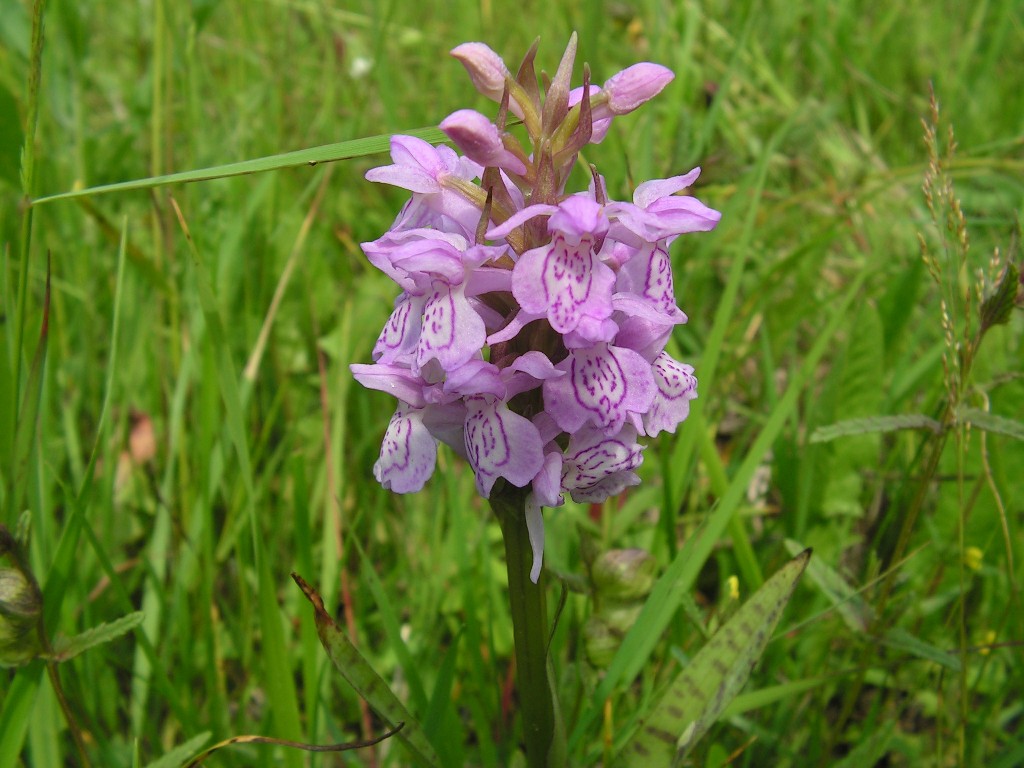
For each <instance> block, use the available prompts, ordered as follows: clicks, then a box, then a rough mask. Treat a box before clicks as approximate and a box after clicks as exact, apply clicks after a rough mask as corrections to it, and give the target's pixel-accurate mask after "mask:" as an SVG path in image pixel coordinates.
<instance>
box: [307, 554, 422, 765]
mask: <svg viewBox="0 0 1024 768" xmlns="http://www.w3.org/2000/svg"><path fill="white" fill-rule="evenodd" d="M292 578H293V579H295V583H296V584H298V585H299V588H300V589H301V590H302V592H303V594H305V595H306V597H307V599H308V600H309V602H310V603H312V604H313V617H314V619H315V621H316V631H317V634H318V635H319V636H320V642H321V644H322V645H323V646H324V650H326V651H327V655H328V657H330V659H331V663H332V664H334V666H335V667H336V668H337V670H338V671H339V672H341V674H342V676H343V677H344V678H345V679H346V680H347V681H348V682H349V684H350V685H351V686H352V687H353V688H355V689H356V692H357V693H358V694H359V695H360V696H362V697H363V698H364V699H366V701H367V703H369V705H370V706H371V707H373V710H374V711H375V712H376V713H377V714H378V715H380V717H381V719H382V720H384V722H385V723H387V725H388V726H389V727H391V728H395V727H397V726H398V724H399V723H404V724H405V727H404V728H402V730H400V731H399V732H398V738H399V739H401V741H402V743H404V744H405V745H406V746H407V747H408V748H409V753H410V754H411V755H412V756H413V757H414V758H415V760H416V763H417V765H423V766H433V767H435V768H436V766H438V765H440V761H439V760H438V758H437V755H436V754H435V753H434V748H433V747H431V746H430V742H429V741H427V737H426V736H425V735H424V734H423V730H422V729H421V727H420V724H419V723H418V722H416V721H415V720H414V719H413V717H412V715H410V714H409V711H408V710H407V709H406V708H405V705H404V704H402V702H401V701H399V700H398V697H397V696H395V694H394V692H393V691H392V690H391V688H389V687H388V684H387V683H386V682H385V681H384V678H382V677H381V676H380V675H379V674H377V671H376V670H375V669H374V668H373V667H372V666H371V665H370V662H368V661H367V660H366V659H365V658H364V657H363V655H362V654H361V653H360V652H359V649H358V648H356V647H355V646H354V645H353V644H352V641H351V640H349V639H348V635H346V634H345V633H344V632H343V631H342V630H341V628H340V627H339V626H338V625H337V624H336V623H335V622H334V619H332V618H331V616H330V614H328V613H327V610H326V609H325V608H324V603H323V600H322V599H321V598H320V595H318V594H317V593H316V590H314V589H313V588H312V587H311V586H310V585H309V584H308V583H306V580H305V579H303V578H302V577H301V576H299V575H298V574H297V573H293V574H292Z"/></svg>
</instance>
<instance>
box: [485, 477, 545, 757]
mask: <svg viewBox="0 0 1024 768" xmlns="http://www.w3.org/2000/svg"><path fill="white" fill-rule="evenodd" d="M491 508H492V509H493V510H494V512H495V514H497V516H498V519H499V520H500V521H501V530H502V534H503V535H504V539H505V560H506V563H507V567H508V598H509V604H510V606H511V608H512V633H513V637H514V639H515V646H516V682H517V683H518V688H519V708H520V712H521V714H522V718H523V736H524V741H525V742H526V762H527V764H528V765H529V766H530V768H545V767H546V766H548V765H549V762H548V757H549V755H550V753H551V747H552V744H553V742H554V739H555V708H554V699H553V696H552V693H551V682H550V679H549V678H548V667H547V644H548V616H547V606H546V601H545V598H544V588H543V584H544V577H543V575H542V576H541V579H540V581H539V583H537V584H534V583H533V582H532V581H530V567H531V565H532V564H533V550H532V549H531V547H530V537H529V533H528V531H527V528H526V514H525V509H526V492H525V491H524V490H521V489H518V488H511V487H506V492H504V493H501V492H497V493H494V494H492V496H491Z"/></svg>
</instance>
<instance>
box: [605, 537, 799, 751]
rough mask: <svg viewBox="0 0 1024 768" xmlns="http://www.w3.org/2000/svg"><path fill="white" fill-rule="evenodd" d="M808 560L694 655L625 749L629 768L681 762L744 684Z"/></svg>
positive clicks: (788, 570)
mask: <svg viewBox="0 0 1024 768" xmlns="http://www.w3.org/2000/svg"><path fill="white" fill-rule="evenodd" d="M810 557H811V550H809V549H807V550H804V551H803V552H801V553H800V554H799V555H797V556H796V558H794V559H793V560H791V561H790V562H789V563H787V564H786V565H784V566H783V567H782V568H781V569H780V570H779V571H778V572H777V573H776V574H775V575H774V576H772V577H771V578H770V579H768V581H766V582H765V583H764V586H762V587H761V588H760V589H759V590H757V592H755V593H754V595H753V596H752V597H751V598H750V599H749V600H747V602H746V603H744V604H743V606H742V607H741V608H740V609H739V610H738V611H736V613H735V615H734V616H733V617H732V618H731V619H730V620H729V621H728V622H726V623H725V625H723V626H722V628H721V629H719V630H718V632H717V633H716V634H715V635H714V636H713V637H712V638H711V639H710V640H709V641H708V642H707V645H705V646H704V647H703V648H702V649H701V650H700V652H699V653H698V654H697V655H696V656H694V657H693V660H692V661H691V662H690V663H689V665H687V667H686V669H684V670H683V672H682V674H680V675H679V677H678V678H677V679H676V680H675V682H674V683H672V686H671V687H670V688H669V690H668V691H667V692H666V693H665V695H664V697H663V698H662V699H661V701H660V702H658V704H657V705H656V706H655V708H654V710H653V711H652V712H651V713H650V715H648V716H647V717H646V718H645V719H644V721H643V722H642V723H641V725H640V729H639V730H638V731H637V732H636V733H635V734H634V735H633V738H632V739H631V740H630V742H629V743H628V744H627V745H626V748H625V750H624V751H623V753H622V758H623V760H622V763H623V764H624V765H625V766H627V768H649V767H650V766H653V765H671V764H673V761H679V760H681V759H682V758H683V757H685V756H686V754H687V753H688V752H689V750H690V748H691V747H692V746H693V745H694V744H695V743H696V742H697V741H698V740H699V739H700V737H701V736H703V735H704V734H705V733H706V732H707V730H708V729H709V728H710V727H711V726H712V725H713V724H714V723H715V721H716V720H717V719H718V717H719V715H721V714H722V710H724V709H725V707H726V706H727V705H728V704H729V702H730V701H732V700H733V698H735V696H736V694H738V693H739V692H740V690H741V689H742V688H743V686H744V684H746V682H747V679H748V678H749V677H750V672H751V670H753V668H754V665H755V664H756V663H757V660H758V659H759V658H760V656H761V653H762V652H763V651H764V647H765V645H767V644H768V640H770V639H771V636H772V632H774V631H775V627H776V625H777V624H778V623H779V618H780V617H781V616H782V610H783V608H785V607H786V603H788V602H789V598H790V596H791V595H792V594H793V588H794V587H795V586H796V582H797V580H798V579H799V578H800V575H801V574H802V573H803V572H804V568H806V566H807V561H808V560H809V559H810Z"/></svg>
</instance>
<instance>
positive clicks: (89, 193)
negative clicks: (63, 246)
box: [32, 127, 447, 205]
mask: <svg viewBox="0 0 1024 768" xmlns="http://www.w3.org/2000/svg"><path fill="white" fill-rule="evenodd" d="M403 135H405V136H415V137H417V138H420V139H423V140H424V141H429V142H431V143H433V144H437V143H439V142H442V141H446V140H447V137H446V136H445V135H444V134H443V133H441V131H440V129H438V128H432V127H431V128H416V129H413V130H411V131H403ZM390 144H391V134H385V135H381V136H368V137H366V138H363V139H352V140H351V141H339V142H337V143H335V144H325V145H323V146H320V147H311V148H310V149H298V150H295V151H294V152H282V153H281V154H278V155H270V156H268V157H258V158H256V159H254V160H242V161H240V162H237V163H225V164H224V165H215V166H213V167H211V168H199V169H197V170H194V171H181V172H179V173H168V174H164V175H163V176H151V177H149V178H146V179H136V180H134V181H120V182H117V183H116V184H104V185H102V186H99V187H88V188H87V189H76V190H73V191H71V192H61V193H59V194H55V195H46V196H45V197H37V198H36V199H35V200H33V201H32V205H42V204H43V203H52V202H56V201H57V200H73V199H75V198H78V197H95V196H96V195H105V194H109V193H111V192H128V191H131V190H133V189H152V188H153V187H163V186H166V185H167V184H185V183H188V182H194V181H210V180H211V179H223V178H226V177H228V176H244V175H246V174H251V173H264V172H266V171H277V170H280V169H282V168H295V167H296V166H300V165H310V166H312V165H318V164H320V163H331V162H335V161H337V160H351V159H352V158H355V157H363V156H365V155H376V154H380V153H381V152H387V151H388V148H389V146H390Z"/></svg>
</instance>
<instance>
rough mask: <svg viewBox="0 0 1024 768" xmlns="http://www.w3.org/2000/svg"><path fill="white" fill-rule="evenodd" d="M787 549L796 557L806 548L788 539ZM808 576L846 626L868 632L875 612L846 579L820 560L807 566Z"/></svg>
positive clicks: (855, 630) (856, 630)
mask: <svg viewBox="0 0 1024 768" xmlns="http://www.w3.org/2000/svg"><path fill="white" fill-rule="evenodd" d="M786 549H787V550H788V551H789V554H791V555H793V556H794V557H795V556H796V555H797V554H798V553H799V552H801V551H803V550H804V549H805V547H804V546H803V545H802V544H800V543H799V542H797V541H793V540H792V539H786ZM807 576H808V577H809V578H810V580H811V581H812V582H814V584H815V586H817V587H818V589H820V590H821V592H822V594H824V595H825V597H827V598H828V600H829V602H830V603H832V606H833V607H834V608H835V609H836V610H837V611H839V615H840V616H842V617H843V621H845V622H846V626H848V627H849V628H850V629H852V630H853V631H854V632H866V631H867V628H868V625H869V624H870V623H871V622H872V621H873V620H874V612H873V611H872V610H871V606H870V605H868V604H867V603H865V602H864V600H863V598H861V596H860V595H859V594H858V593H857V590H856V589H854V588H853V587H852V586H850V584H849V583H847V581H846V579H844V578H843V577H842V576H840V575H839V574H838V573H837V572H836V571H835V569H833V568H832V567H830V566H829V565H828V564H827V563H825V562H823V561H822V560H820V559H816V560H813V561H812V562H811V563H810V564H809V565H808V566H807Z"/></svg>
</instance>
